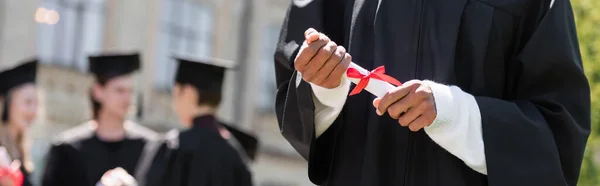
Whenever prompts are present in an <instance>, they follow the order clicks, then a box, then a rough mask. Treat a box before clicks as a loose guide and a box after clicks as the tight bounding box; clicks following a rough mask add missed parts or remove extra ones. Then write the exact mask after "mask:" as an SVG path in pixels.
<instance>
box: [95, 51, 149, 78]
mask: <svg viewBox="0 0 600 186" xmlns="http://www.w3.org/2000/svg"><path fill="white" fill-rule="evenodd" d="M88 61H89V71H90V72H91V73H93V74H94V75H95V76H96V77H97V78H105V79H110V78H114V77H117V76H122V75H127V74H131V73H133V72H134V71H136V70H138V69H139V68H140V55H139V54H138V53H132V54H102V55H97V56H90V57H88Z"/></svg>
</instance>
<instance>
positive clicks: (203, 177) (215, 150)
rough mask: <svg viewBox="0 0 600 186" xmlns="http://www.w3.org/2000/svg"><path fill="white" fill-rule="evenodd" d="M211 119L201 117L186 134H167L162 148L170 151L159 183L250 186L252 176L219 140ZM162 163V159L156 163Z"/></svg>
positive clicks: (200, 185) (233, 152)
mask: <svg viewBox="0 0 600 186" xmlns="http://www.w3.org/2000/svg"><path fill="white" fill-rule="evenodd" d="M217 125H218V123H217V120H216V119H215V117H214V116H210V115H207V116H201V117H197V118H195V119H194V121H193V126H192V127H191V128H190V129H188V130H185V131H181V132H176V131H172V132H169V134H168V135H167V140H166V142H165V145H163V148H161V151H160V152H161V153H164V152H165V151H163V150H164V149H171V152H170V153H171V154H170V155H169V156H164V155H160V156H157V158H161V157H162V158H165V157H166V158H167V159H168V160H166V161H167V162H168V165H167V169H166V170H167V171H166V172H165V173H164V177H163V179H162V180H160V181H155V183H157V182H161V184H162V185H169V186H249V185H252V177H251V174H250V172H249V171H248V168H247V167H246V165H245V164H244V162H243V161H242V159H241V158H240V156H239V154H238V152H237V151H236V150H235V149H234V148H233V147H232V146H231V145H229V143H228V142H227V141H226V140H225V139H223V138H222V137H221V135H220V134H219V131H218V128H217ZM159 161H164V160H159Z"/></svg>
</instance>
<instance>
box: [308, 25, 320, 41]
mask: <svg viewBox="0 0 600 186" xmlns="http://www.w3.org/2000/svg"><path fill="white" fill-rule="evenodd" d="M320 35H321V34H320V33H319V32H318V31H317V30H315V29H314V28H309V29H307V30H306V31H304V39H306V44H310V43H312V42H315V41H317V40H319V37H320Z"/></svg>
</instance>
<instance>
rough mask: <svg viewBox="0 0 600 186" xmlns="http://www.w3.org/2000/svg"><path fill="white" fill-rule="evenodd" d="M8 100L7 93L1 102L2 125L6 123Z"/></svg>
mask: <svg viewBox="0 0 600 186" xmlns="http://www.w3.org/2000/svg"><path fill="white" fill-rule="evenodd" d="M9 102H10V96H8V94H7V95H6V96H5V97H4V100H3V103H2V107H3V109H2V118H1V119H2V124H3V125H7V123H8V114H9V112H8V103H9Z"/></svg>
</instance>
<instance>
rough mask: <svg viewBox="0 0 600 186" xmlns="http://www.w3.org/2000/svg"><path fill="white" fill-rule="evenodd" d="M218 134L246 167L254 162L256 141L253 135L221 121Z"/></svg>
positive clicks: (256, 147)
mask: <svg viewBox="0 0 600 186" xmlns="http://www.w3.org/2000/svg"><path fill="white" fill-rule="evenodd" d="M219 133H220V134H221V137H223V139H225V140H227V142H229V144H230V145H231V146H233V148H235V150H237V151H238V154H239V155H240V157H241V158H242V160H243V161H244V162H245V163H246V165H250V164H251V163H252V162H253V161H254V160H255V158H256V151H257V149H258V139H257V138H256V137H255V136H254V135H252V134H249V133H247V132H244V131H242V130H241V129H238V128H237V127H234V126H233V125H231V124H227V123H225V122H222V121H219Z"/></svg>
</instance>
